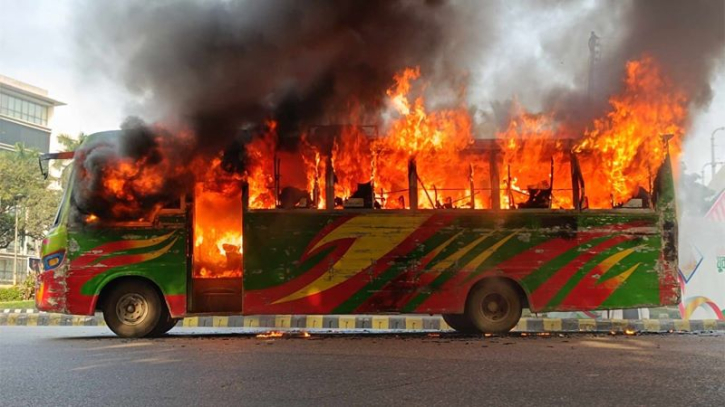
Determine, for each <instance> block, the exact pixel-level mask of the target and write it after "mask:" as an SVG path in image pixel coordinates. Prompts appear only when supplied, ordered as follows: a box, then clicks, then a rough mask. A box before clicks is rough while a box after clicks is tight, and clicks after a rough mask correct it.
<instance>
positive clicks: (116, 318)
mask: <svg viewBox="0 0 725 407" xmlns="http://www.w3.org/2000/svg"><path fill="white" fill-rule="evenodd" d="M167 313H168V312H167V311H166V307H165V306H164V303H163V302H162V301H161V298H160V297H159V294H158V293H157V292H156V290H154V288H153V287H151V286H150V285H149V284H148V283H145V282H143V281H138V280H127V281H121V282H120V283H118V284H117V285H116V286H115V287H113V288H112V289H111V292H110V293H108V296H107V297H106V298H105V300H104V301H103V319H104V320H105V321H106V325H108V327H109V328H110V329H111V331H113V332H114V333H115V334H116V335H118V336H120V337H123V338H142V337H145V336H151V335H153V334H154V333H155V331H156V330H157V329H158V327H159V325H161V324H163V323H164V322H165V321H166V316H165V314H167ZM169 329H171V327H169Z"/></svg>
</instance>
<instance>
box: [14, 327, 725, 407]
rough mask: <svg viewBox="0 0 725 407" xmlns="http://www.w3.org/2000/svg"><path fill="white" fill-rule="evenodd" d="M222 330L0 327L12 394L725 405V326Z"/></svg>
mask: <svg viewBox="0 0 725 407" xmlns="http://www.w3.org/2000/svg"><path fill="white" fill-rule="evenodd" d="M214 332H219V331H212V330H203V329H197V330H193V331H192V330H189V329H176V330H172V331H171V335H170V336H167V337H165V338H160V339H155V340H127V339H119V338H116V337H113V336H111V334H110V333H109V331H108V330H107V329H106V328H103V327H57V328H55V327H4V326H3V327H0V405H2V406H25V405H28V406H36V405H48V406H51V405H52V406H61V405H67V406H81V405H124V406H131V405H143V406H151V405H175V406H181V405H184V406H185V405H213V406H222V405H245V406H247V405H309V406H313V405H314V406H319V405H329V406H346V407H347V406H355V405H366V406H367V405H392V404H397V405H492V406H502V405H524V404H537V405H586V406H598V405H601V406H610V405H615V404H616V405H622V406H635V405H647V406H650V405H667V406H672V405H688V406H693V405H703V406H723V405H725V336H724V335H722V334H720V335H644V336H628V337H625V336H607V335H599V336H597V335H578V334H577V335H569V336H564V337H560V336H558V335H554V336H549V337H540V336H528V337H519V336H506V337H461V336H456V335H452V334H450V335H445V334H442V335H440V336H436V335H429V334H421V335H410V334H408V335H400V336H395V335H368V336H360V335H358V336H349V335H346V336H341V335H337V336H325V335H317V334H313V335H312V336H311V337H310V338H306V339H305V338H281V339H262V338H257V337H255V336H254V335H249V334H246V335H245V334H242V333H241V332H243V331H240V330H237V331H233V332H236V333H234V334H219V333H216V334H215V333H214ZM224 332H230V331H224Z"/></svg>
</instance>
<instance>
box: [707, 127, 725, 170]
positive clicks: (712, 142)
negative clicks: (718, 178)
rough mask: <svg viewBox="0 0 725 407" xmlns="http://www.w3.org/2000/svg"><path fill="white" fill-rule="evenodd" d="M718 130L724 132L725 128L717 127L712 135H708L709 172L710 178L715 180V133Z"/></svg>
mask: <svg viewBox="0 0 725 407" xmlns="http://www.w3.org/2000/svg"><path fill="white" fill-rule="evenodd" d="M720 130H725V127H718V128H717V129H715V130H713V131H712V134H711V135H710V166H711V168H710V170H711V171H712V178H715V165H716V164H717V163H716V162H715V133H717V132H718V131H720Z"/></svg>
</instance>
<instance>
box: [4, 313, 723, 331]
mask: <svg viewBox="0 0 725 407" xmlns="http://www.w3.org/2000/svg"><path fill="white" fill-rule="evenodd" d="M6 311H7V312H6ZM18 311H19V312H18ZM31 311H32V312H31ZM0 326H105V322H104V321H103V317H102V316H101V315H100V314H96V315H95V316H72V315H62V314H47V313H42V312H41V313H38V312H37V311H35V310H3V312H0ZM177 327H178V328H200V327H209V328H270V329H277V328H279V329H316V330H317V329H331V330H338V329H342V330H360V331H363V332H368V331H381V332H384V331H390V330H395V331H401V330H403V331H406V330H407V331H421V330H423V331H438V330H444V331H445V330H451V328H450V327H449V326H448V324H446V323H445V322H444V321H443V319H442V318H441V317H440V316H428V315H325V316H323V315H258V316H254V315H253V316H200V317H189V318H185V319H183V320H182V321H179V323H178V325H177ZM515 331H517V332H532V333H538V332H602V333H609V332H613V333H625V332H627V333H633V332H640V333H661V332H701V331H725V321H723V320H714V319H711V320H691V321H688V320H681V319H645V320H625V319H596V320H595V319H573V318H522V319H521V321H519V324H518V325H517V326H516V328H515Z"/></svg>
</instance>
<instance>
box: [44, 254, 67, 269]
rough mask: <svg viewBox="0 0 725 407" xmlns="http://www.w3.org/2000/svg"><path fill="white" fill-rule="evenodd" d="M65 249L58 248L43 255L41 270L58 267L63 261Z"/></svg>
mask: <svg viewBox="0 0 725 407" xmlns="http://www.w3.org/2000/svg"><path fill="white" fill-rule="evenodd" d="M63 257H65V250H59V251H57V252H54V253H51V254H49V255H47V256H45V257H43V271H50V270H53V269H54V268H56V267H58V266H59V265H60V263H62V262H63Z"/></svg>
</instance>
